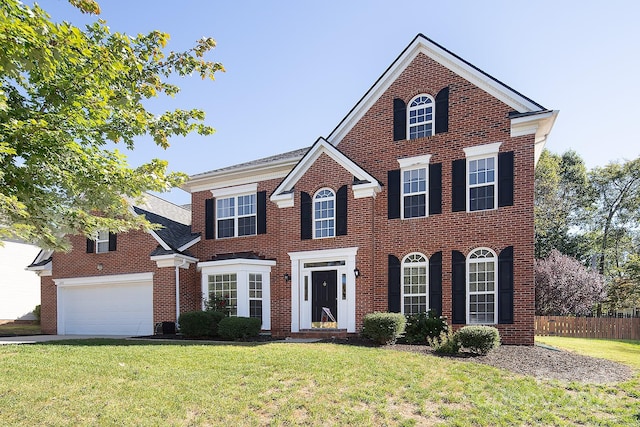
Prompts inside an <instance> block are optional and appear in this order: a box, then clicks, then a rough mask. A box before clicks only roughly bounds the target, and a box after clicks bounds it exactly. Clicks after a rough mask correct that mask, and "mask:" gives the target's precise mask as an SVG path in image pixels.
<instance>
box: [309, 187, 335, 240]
mask: <svg viewBox="0 0 640 427" xmlns="http://www.w3.org/2000/svg"><path fill="white" fill-rule="evenodd" d="M335 206H336V195H335V193H334V192H333V191H332V190H330V189H328V188H322V189H320V190H318V192H317V193H316V194H315V196H313V237H314V239H322V238H325V237H334V236H335V235H336V226H335V225H336V209H335Z"/></svg>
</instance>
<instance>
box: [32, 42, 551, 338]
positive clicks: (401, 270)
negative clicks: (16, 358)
mask: <svg viewBox="0 0 640 427" xmlns="http://www.w3.org/2000/svg"><path fill="white" fill-rule="evenodd" d="M556 116H557V111H553V110H548V109H546V108H544V107H542V106H541V105H540V104H538V103H536V102H534V101H532V100H531V99H529V98H527V97H525V96H524V95H522V94H520V93H518V92H517V91H515V90H513V89H511V88H510V87H509V86H507V85H505V84H503V83H502V82H500V81H498V80H496V79H495V78H493V77H491V76H490V75H488V74H486V73H485V72H483V71H481V70H479V69H478V68H477V67H475V66H473V65H471V64H470V63H468V62H466V61H465V60H463V59H462V58H460V57H458V56H456V55H455V54H453V53H451V52H450V51H448V50H446V49H445V48H443V47H442V46H440V45H438V44H436V43H434V42H433V41H431V40H429V39H428V38H426V37H425V36H423V35H421V34H419V35H418V36H416V37H415V39H414V40H413V41H412V42H411V43H410V44H409V45H408V46H407V48H406V49H404V50H403V51H402V53H401V54H400V55H399V57H398V58H397V59H396V60H395V61H394V62H393V63H392V64H391V65H390V67H389V68H388V69H387V70H386V71H385V72H384V73H383V74H382V76H381V77H380V78H379V79H378V80H377V81H376V82H375V83H374V85H373V86H372V87H371V88H370V89H369V90H368V91H367V93H366V94H365V95H364V96H363V97H362V99H360V100H359V101H358V102H357V104H356V105H355V106H354V107H353V109H352V110H351V111H350V112H349V113H348V114H347V115H346V117H345V118H344V119H343V120H342V121H341V122H340V123H339V124H338V126H337V127H336V128H335V129H334V130H333V131H332V132H331V133H330V134H329V135H328V136H327V137H326V138H319V139H318V140H317V141H315V143H313V145H311V146H310V147H308V148H305V149H301V150H296V151H291V152H288V153H283V154H279V155H275V156H272V157H268V158H265V159H260V160H256V161H253V162H249V163H245V164H241V165H235V166H231V167H228V168H223V169H218V170H214V171H210V172H206V173H201V174H197V175H194V176H192V177H191V179H190V180H189V182H188V183H187V184H186V186H185V189H186V190H187V191H189V192H190V193H191V194H192V204H191V212H190V216H189V215H188V214H186V211H185V212H180V211H179V210H180V209H182V208H179V207H176V206H173V205H170V204H168V203H166V202H162V201H160V200H159V199H158V200H156V199H154V202H153V203H152V205H153V206H147V207H146V209H145V207H137V206H136V207H134V209H136V212H138V213H140V214H144V215H147V217H148V218H149V219H150V220H152V221H153V222H157V223H160V224H163V225H164V226H165V228H164V229H162V230H159V231H157V232H156V233H151V234H146V233H142V232H131V233H126V234H122V235H119V236H117V237H116V236H112V237H111V239H112V240H116V239H117V243H115V242H114V244H113V245H112V246H110V245H111V243H110V240H109V236H108V234H106V233H103V235H102V236H98V239H97V240H96V241H95V242H94V241H89V242H88V243H87V244H86V245H85V242H84V241H83V240H84V239H83V238H81V237H73V238H72V241H73V243H74V248H75V249H74V250H73V251H72V252H70V253H68V254H58V253H54V254H50V255H51V256H50V257H49V258H47V259H42V260H39V262H40V264H42V263H43V262H45V261H46V262H47V263H48V264H46V265H48V266H49V269H48V270H46V271H48V273H47V274H48V275H46V274H45V275H43V277H42V318H43V330H44V331H45V332H48V333H56V332H57V333H90V332H102V333H118V332H122V333H127V334H129V333H136V334H143V333H151V332H152V330H153V325H154V324H155V323H157V322H161V321H175V320H176V313H177V312H184V311H189V310H194V309H199V308H200V307H202V297H203V296H205V298H206V297H207V296H209V295H216V296H218V297H223V298H226V299H228V301H229V303H230V304H231V306H232V307H233V312H234V314H235V315H238V316H253V317H260V318H262V328H263V330H265V331H270V332H271V334H272V335H274V336H302V335H310V334H311V335H313V334H316V335H322V334H327V333H329V334H331V335H336V334H341V335H345V334H351V333H358V332H359V331H360V330H361V327H362V319H363V316H364V315H365V314H367V313H371V312H374V311H394V312H404V313H405V314H410V313H417V312H421V311H425V310H427V309H434V310H436V311H437V312H439V313H441V314H442V315H444V316H446V317H447V318H448V319H449V321H450V322H451V323H453V324H454V326H456V327H457V325H465V324H490V325H496V326H497V327H498V329H499V330H500V333H501V335H502V339H503V342H504V343H507V344H526V345H531V344H533V330H534V323H533V322H534V283H533V260H534V255H533V247H534V233H533V224H534V217H533V215H534V213H533V211H534V209H533V194H534V192H533V189H534V166H535V163H536V161H537V159H538V157H539V155H540V153H541V151H542V149H543V147H544V144H545V141H546V137H547V135H548V133H549V132H550V130H551V128H552V126H553V123H554V121H555V118H556ZM171 206H173V207H171ZM172 210H173V212H171V211H172ZM85 246H86V250H84V249H85ZM98 247H101V248H102V249H101V250H97V248H98ZM111 248H113V249H115V250H107V249H111ZM36 261H38V260H36ZM34 264H37V263H34ZM40 268H41V271H42V267H40ZM176 294H179V295H180V298H178V299H177V300H176V298H175V295H176ZM116 313H117V314H116ZM121 318H125V319H128V320H127V321H126V322H121V323H119V322H120V320H119V319H121ZM118 325H120V326H118ZM136 325H137V326H136ZM138 326H139V327H138Z"/></svg>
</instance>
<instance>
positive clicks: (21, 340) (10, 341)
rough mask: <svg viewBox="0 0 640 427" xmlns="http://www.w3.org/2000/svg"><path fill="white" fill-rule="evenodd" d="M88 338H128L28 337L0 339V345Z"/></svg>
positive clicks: (100, 336) (116, 337)
mask: <svg viewBox="0 0 640 427" xmlns="http://www.w3.org/2000/svg"><path fill="white" fill-rule="evenodd" d="M90 338H113V339H122V338H130V337H129V336H128V335H30V336H24V337H0V345H3V344H36V343H40V342H49V341H61V340H83V339H90Z"/></svg>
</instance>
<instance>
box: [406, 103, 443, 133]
mask: <svg viewBox="0 0 640 427" xmlns="http://www.w3.org/2000/svg"><path fill="white" fill-rule="evenodd" d="M435 105H436V104H435V101H434V100H433V98H432V97H431V96H430V95H426V94H421V95H418V96H416V97H415V98H413V99H412V100H411V102H409V108H407V134H408V135H409V139H416V138H424V137H425V136H431V135H433V128H434V121H433V118H434V117H435Z"/></svg>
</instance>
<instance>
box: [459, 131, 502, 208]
mask: <svg viewBox="0 0 640 427" xmlns="http://www.w3.org/2000/svg"><path fill="white" fill-rule="evenodd" d="M500 144H501V143H495V144H487V145H482V146H478V147H471V148H465V149H464V151H465V154H466V156H467V200H468V204H467V206H468V210H469V211H470V212H471V211H484V210H491V209H497V208H498V197H497V194H498V180H497V176H498V150H499V148H500Z"/></svg>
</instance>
